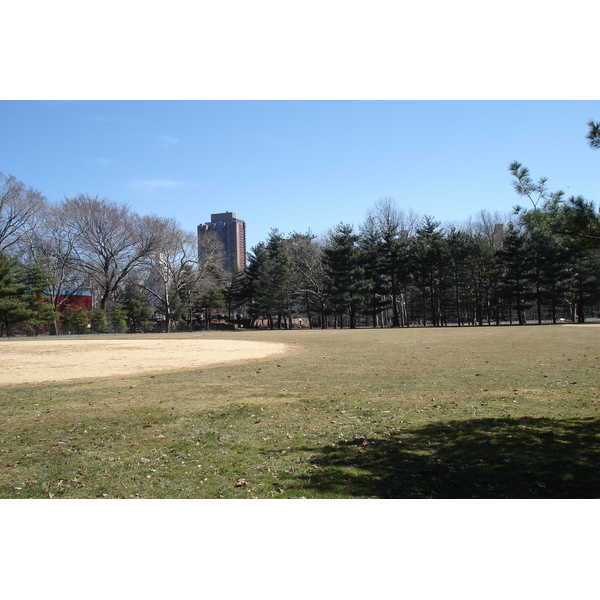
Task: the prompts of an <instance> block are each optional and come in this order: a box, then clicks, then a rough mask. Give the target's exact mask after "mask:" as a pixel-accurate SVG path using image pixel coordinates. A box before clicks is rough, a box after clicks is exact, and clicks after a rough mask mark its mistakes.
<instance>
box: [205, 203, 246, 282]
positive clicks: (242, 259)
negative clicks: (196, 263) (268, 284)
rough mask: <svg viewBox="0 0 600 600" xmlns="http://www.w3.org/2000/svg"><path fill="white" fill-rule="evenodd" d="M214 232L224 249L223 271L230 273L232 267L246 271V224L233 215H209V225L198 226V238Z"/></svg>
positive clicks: (227, 213)
mask: <svg viewBox="0 0 600 600" xmlns="http://www.w3.org/2000/svg"><path fill="white" fill-rule="evenodd" d="M209 231H214V232H216V233H217V235H218V237H219V239H220V240H221V242H223V246H224V248H225V269H226V270H227V271H229V272H230V273H231V272H232V271H233V267H234V265H235V266H237V268H238V269H239V270H240V271H244V270H245V269H246V222H245V221H242V220H241V219H238V218H236V216H235V213H231V212H224V213H218V214H215V215H210V223H205V224H204V225H198V242H200V238H201V237H202V236H203V235H205V234H206V233H208V232H209Z"/></svg>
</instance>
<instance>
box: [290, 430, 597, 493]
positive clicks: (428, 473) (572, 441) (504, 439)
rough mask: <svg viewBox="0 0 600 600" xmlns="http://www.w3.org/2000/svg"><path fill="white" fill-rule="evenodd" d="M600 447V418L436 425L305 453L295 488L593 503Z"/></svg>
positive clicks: (310, 449)
mask: <svg viewBox="0 0 600 600" xmlns="http://www.w3.org/2000/svg"><path fill="white" fill-rule="evenodd" d="M599 442H600V420H597V419H578V420H568V421H555V420H552V419H544V418H523V419H512V418H499V419H477V420H473V421H448V422H437V423H432V424H428V425H425V426H423V427H420V428H417V429H407V430H406V431H405V432H398V431H396V432H394V433H389V434H387V435H385V434H384V435H381V436H378V437H373V438H367V437H365V436H356V437H355V438H353V439H351V440H342V441H340V442H339V443H337V444H335V445H330V446H325V447H320V448H302V450H305V451H308V452H311V453H312V457H311V463H312V465H311V466H312V469H311V472H310V473H309V474H307V475H304V476H301V477H300V487H301V488H302V489H304V490H309V489H315V490H318V491H319V494H320V495H326V496H332V497H340V496H341V497H363V498H369V497H376V498H598V497H600V444H599ZM296 483H298V482H296Z"/></svg>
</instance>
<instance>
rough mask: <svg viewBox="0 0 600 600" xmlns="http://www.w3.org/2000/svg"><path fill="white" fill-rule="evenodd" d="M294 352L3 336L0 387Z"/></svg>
mask: <svg viewBox="0 0 600 600" xmlns="http://www.w3.org/2000/svg"><path fill="white" fill-rule="evenodd" d="M297 351H298V348H297V347H295V346H292V345H290V344H283V343H277V342H257V341H250V340H223V339H209V338H208V337H207V336H202V335H195V336H194V335H191V334H190V335H189V336H187V337H179V336H177V337H175V336H173V337H172V336H170V335H169V336H165V335H162V336H161V335H158V336H143V337H142V336H140V337H138V336H130V337H125V336H123V337H108V336H107V337H91V336H90V337H88V336H85V337H78V338H71V337H69V338H28V339H11V340H6V339H4V340H2V341H1V342H0V365H1V366H0V385H2V386H10V385H23V384H38V383H51V382H63V381H69V380H77V379H90V378H93V379H95V378H100V377H123V376H129V375H139V374H149V373H164V372H168V371H171V372H173V371H184V370H190V369H201V368H206V367H214V366H218V365H223V364H231V363H240V362H245V361H254V360H260V359H266V358H269V357H275V356H283V355H286V354H290V353H294V352H297Z"/></svg>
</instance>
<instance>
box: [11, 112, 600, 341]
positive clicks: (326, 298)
mask: <svg viewBox="0 0 600 600" xmlns="http://www.w3.org/2000/svg"><path fill="white" fill-rule="evenodd" d="M587 139H588V143H589V145H590V146H591V147H592V148H594V149H598V148H600V125H599V124H597V123H595V122H593V121H590V122H589V123H588V136H587ZM509 171H510V173H511V176H512V177H513V187H514V190H515V192H516V194H517V195H518V197H520V198H522V199H523V200H525V201H526V203H527V206H526V207H520V206H517V207H515V211H514V213H513V214H511V215H501V214H499V213H497V212H496V213H490V212H489V211H486V210H483V211H481V212H480V213H479V214H478V215H476V217H475V218H471V219H469V221H467V222H466V223H462V224H453V225H445V226H443V225H442V224H441V223H440V222H439V221H436V220H435V219H434V218H433V217H431V216H424V217H420V216H418V215H417V214H416V213H414V212H413V211H412V210H409V211H408V212H405V211H403V210H401V209H399V208H398V207H397V206H396V204H395V202H394V200H393V199H390V198H385V199H382V200H379V201H378V202H376V203H375V204H374V205H373V207H372V208H371V209H370V210H369V211H368V213H367V216H366V218H365V220H364V222H363V223H362V224H360V225H359V226H358V227H355V226H354V225H351V224H347V223H339V224H338V225H336V226H335V227H334V228H333V229H331V230H330V231H329V233H328V234H326V235H325V236H322V237H317V236H315V235H313V234H312V233H311V232H310V231H309V232H307V233H297V232H294V233H292V234H289V235H284V234H282V233H280V232H279V231H278V230H276V229H273V230H272V231H271V232H270V234H269V236H268V238H267V239H266V240H265V241H263V242H260V243H258V244H257V245H256V246H255V247H254V248H252V249H251V252H250V253H249V256H248V266H247V268H246V270H245V272H237V271H235V272H233V273H227V272H226V271H225V270H224V266H223V265H224V264H225V261H224V249H223V247H222V245H221V243H220V242H219V240H218V238H217V236H216V234H213V235H205V236H203V237H202V238H200V240H198V237H197V236H196V234H195V233H190V232H186V231H184V230H183V229H182V228H181V227H180V226H179V225H178V224H177V222H176V221H175V220H173V219H170V218H164V217H157V216H155V215H147V216H144V215H139V214H137V213H135V212H134V211H132V210H131V209H130V208H129V207H128V206H126V205H124V204H119V203H117V202H114V201H110V200H107V199H100V198H98V197H91V196H88V195H79V196H76V197H73V198H65V199H64V200H62V201H61V202H59V203H56V204H51V203H49V202H48V201H47V200H46V199H45V198H44V197H43V196H42V194H41V193H40V192H38V191H36V190H33V189H31V188H28V187H27V186H26V185H25V184H24V183H22V182H20V181H18V180H16V179H15V178H14V177H12V176H4V175H2V174H0V333H4V334H10V332H11V328H15V327H16V326H17V325H18V327H19V328H20V330H22V331H25V332H27V333H37V332H39V331H45V330H47V329H48V328H50V329H51V331H52V332H54V333H60V332H61V330H65V328H66V330H67V331H71V332H85V331H87V330H92V331H96V332H106V331H114V332H123V331H131V332H135V331H150V330H158V331H173V330H176V329H186V330H190V329H192V328H195V327H199V326H202V327H210V324H211V316H212V315H214V314H218V315H221V319H222V320H223V321H224V322H227V323H234V322H235V323H238V324H246V325H247V326H252V325H255V326H256V325H264V326H268V327H272V328H274V327H278V328H279V327H286V328H287V327H292V325H293V324H300V323H301V324H302V325H303V326H304V325H306V326H309V327H322V328H325V327H350V328H355V327H359V326H372V327H386V326H391V327H409V326H419V325H421V326H424V325H433V326H448V325H457V326H466V325H493V324H495V325H499V324H503V323H508V324H512V323H515V324H524V323H527V322H534V323H542V322H554V323H556V322H558V321H559V320H560V319H567V320H572V321H577V322H583V321H584V320H585V319H586V318H587V317H589V316H594V315H595V316H599V310H600V278H599V274H600V215H599V214H598V212H597V210H596V207H595V206H594V203H593V202H592V201H588V200H586V199H585V198H583V197H582V196H571V197H569V198H566V197H565V194H564V193H563V192H562V191H554V192H552V191H550V190H549V189H548V187H547V183H548V180H547V179H546V178H540V179H539V180H537V181H534V180H533V179H532V177H531V175H530V173H529V171H528V169H527V168H526V167H524V166H523V165H522V164H520V163H518V162H516V161H514V162H512V163H511V164H510V165H509ZM81 292H89V293H91V294H92V295H93V298H94V299H95V303H94V306H93V310H91V311H88V310H86V309H84V308H83V307H82V306H81V305H78V304H77V303H76V302H74V298H76V297H77V294H78V293H81ZM242 317H243V318H242Z"/></svg>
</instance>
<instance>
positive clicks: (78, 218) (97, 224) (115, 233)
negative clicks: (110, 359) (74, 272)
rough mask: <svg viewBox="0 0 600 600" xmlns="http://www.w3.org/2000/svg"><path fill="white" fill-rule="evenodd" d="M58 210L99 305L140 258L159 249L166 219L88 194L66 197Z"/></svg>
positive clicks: (105, 300)
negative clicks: (73, 233)
mask: <svg viewBox="0 0 600 600" xmlns="http://www.w3.org/2000/svg"><path fill="white" fill-rule="evenodd" d="M60 210H61V212H62V215H63V218H64V220H65V223H66V224H67V225H68V226H69V227H71V228H72V229H73V231H74V232H75V233H76V235H77V247H76V252H77V259H78V268H79V269H80V271H81V272H82V273H84V274H85V275H87V277H89V280H90V283H92V284H93V285H94V286H95V287H96V288H97V289H98V292H99V295H100V307H101V308H106V303H107V301H108V300H109V299H110V298H112V297H113V296H114V294H115V293H116V291H117V290H118V288H119V286H120V284H121V283H122V282H123V281H124V280H125V278H126V277H127V276H128V275H129V273H130V272H131V271H132V270H133V269H134V268H135V267H136V266H138V265H139V264H140V261H141V260H142V259H144V258H145V257H147V256H149V255H150V254H151V253H152V252H156V251H158V250H159V249H160V243H161V236H162V235H163V229H164V226H165V222H166V221H169V219H163V218H160V217H157V216H154V215H150V216H143V217H140V216H139V215H138V214H137V213H134V212H132V211H131V210H130V209H129V207H128V206H126V205H124V204H118V203H116V202H112V201H110V200H108V199H99V198H98V197H95V198H92V197H90V196H87V195H80V196H76V197H74V198H66V199H65V200H64V201H63V202H62V204H61V205H60Z"/></svg>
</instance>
